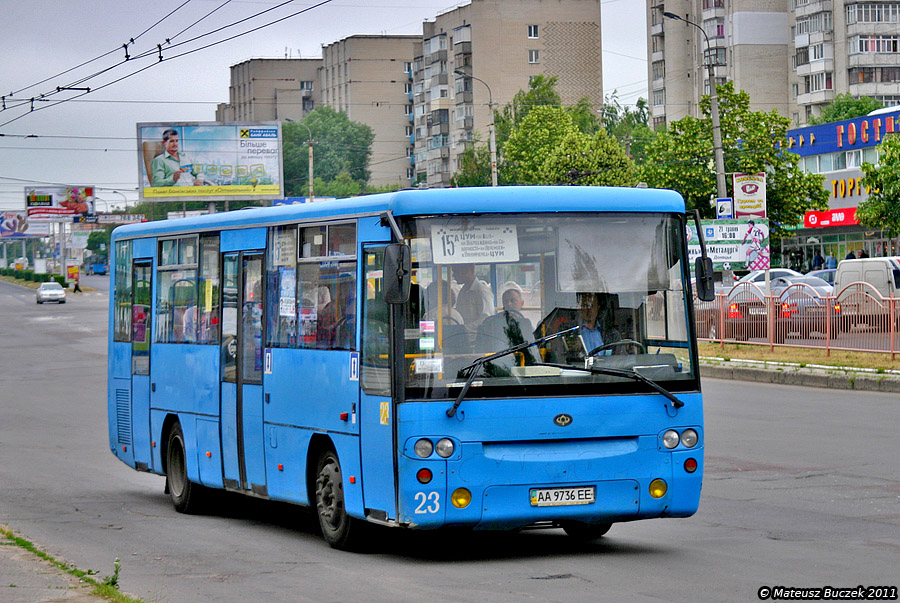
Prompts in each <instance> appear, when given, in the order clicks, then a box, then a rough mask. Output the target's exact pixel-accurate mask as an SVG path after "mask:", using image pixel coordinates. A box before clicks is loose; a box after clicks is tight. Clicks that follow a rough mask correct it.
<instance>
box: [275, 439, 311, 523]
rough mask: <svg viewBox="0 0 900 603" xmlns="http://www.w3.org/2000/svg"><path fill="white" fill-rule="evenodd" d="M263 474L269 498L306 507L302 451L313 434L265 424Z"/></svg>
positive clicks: (307, 495) (306, 497)
mask: <svg viewBox="0 0 900 603" xmlns="http://www.w3.org/2000/svg"><path fill="white" fill-rule="evenodd" d="M265 429H266V475H267V477H268V488H269V497H270V498H273V499H277V500H285V501H288V502H294V503H299V504H301V505H308V504H310V493H309V492H307V490H306V451H307V450H309V441H310V439H311V438H312V436H313V433H315V432H313V431H310V430H309V429H300V428H297V427H287V426H285V425H266V427H265Z"/></svg>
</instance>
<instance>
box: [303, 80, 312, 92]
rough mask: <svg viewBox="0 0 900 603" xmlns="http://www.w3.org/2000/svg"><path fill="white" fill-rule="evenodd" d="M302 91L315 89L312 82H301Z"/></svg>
mask: <svg viewBox="0 0 900 603" xmlns="http://www.w3.org/2000/svg"><path fill="white" fill-rule="evenodd" d="M300 89H301V90H312V89H313V83H312V82H311V81H303V82H300Z"/></svg>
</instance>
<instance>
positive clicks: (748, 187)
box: [734, 174, 766, 218]
mask: <svg viewBox="0 0 900 603" xmlns="http://www.w3.org/2000/svg"><path fill="white" fill-rule="evenodd" d="M734 217H735V218H765V217H766V175H765V174H735V175H734Z"/></svg>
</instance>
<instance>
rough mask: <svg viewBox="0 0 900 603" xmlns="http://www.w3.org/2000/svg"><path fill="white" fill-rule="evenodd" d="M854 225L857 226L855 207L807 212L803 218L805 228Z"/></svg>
mask: <svg viewBox="0 0 900 603" xmlns="http://www.w3.org/2000/svg"><path fill="white" fill-rule="evenodd" d="M854 224H859V220H857V219H856V208H855V207H845V208H841V209H829V210H827V211H808V212H806V215H805V216H803V225H804V226H805V227H806V228H827V227H829V226H852V225H854Z"/></svg>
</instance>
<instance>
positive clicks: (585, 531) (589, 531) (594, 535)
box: [560, 521, 612, 542]
mask: <svg viewBox="0 0 900 603" xmlns="http://www.w3.org/2000/svg"><path fill="white" fill-rule="evenodd" d="M560 525H561V526H562V529H563V530H565V532H566V534H568V535H569V536H571V537H572V538H574V539H576V540H580V541H582V542H592V541H594V540H597V539H599V538H600V537H601V536H603V535H604V534H606V533H607V532H609V529H610V528H611V527H612V524H611V523H582V522H580V521H563V522H561V523H560Z"/></svg>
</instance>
